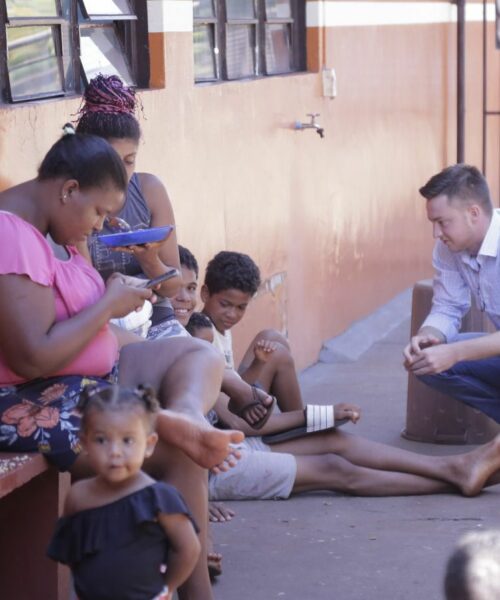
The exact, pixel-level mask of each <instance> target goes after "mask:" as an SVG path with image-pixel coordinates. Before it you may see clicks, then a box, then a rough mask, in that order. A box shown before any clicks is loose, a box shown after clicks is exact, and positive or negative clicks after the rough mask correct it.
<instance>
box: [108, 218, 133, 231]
mask: <svg viewBox="0 0 500 600" xmlns="http://www.w3.org/2000/svg"><path fill="white" fill-rule="evenodd" d="M106 225H107V227H108V228H109V229H111V230H112V231H113V232H114V233H126V232H128V231H132V227H131V226H130V225H129V224H128V223H127V221H125V220H124V219H120V217H106Z"/></svg>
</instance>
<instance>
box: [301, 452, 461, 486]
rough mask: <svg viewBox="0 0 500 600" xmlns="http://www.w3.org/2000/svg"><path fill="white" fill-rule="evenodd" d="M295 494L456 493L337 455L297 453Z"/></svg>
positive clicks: (435, 483)
mask: <svg viewBox="0 0 500 600" xmlns="http://www.w3.org/2000/svg"><path fill="white" fill-rule="evenodd" d="M296 458H297V476H296V478H295V484H294V486H293V493H298V492H306V491H312V490H332V491H335V492H344V493H346V494H352V495H354V496H411V495H417V494H440V493H446V492H456V491H457V490H456V488H454V487H453V486H451V485H449V484H447V483H444V482H443V481H437V480H435V479H428V478H425V477H420V476H419V475H409V474H408V473H397V472H394V471H377V470H375V469H366V468H365V467H358V466H357V465H353V464H352V463H350V462H349V461H347V460H345V459H344V458H342V457H340V456H336V455H335V454H322V455H318V456H297V457H296Z"/></svg>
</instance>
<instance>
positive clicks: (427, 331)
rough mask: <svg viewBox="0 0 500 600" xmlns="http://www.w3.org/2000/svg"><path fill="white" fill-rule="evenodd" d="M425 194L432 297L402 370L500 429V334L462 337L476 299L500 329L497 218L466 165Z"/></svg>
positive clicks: (436, 180) (481, 182)
mask: <svg viewBox="0 0 500 600" xmlns="http://www.w3.org/2000/svg"><path fill="white" fill-rule="evenodd" d="M420 193H421V195H422V196H423V197H424V198H426V200H427V216H428V218H429V221H431V223H432V227H433V235H434V237H435V238H436V245H435V247H434V253H433V264H434V268H435V276H434V282H433V288H434V296H433V300H432V308H431V312H430V313H429V315H428V316H427V318H426V319H425V321H424V323H423V325H422V327H421V328H420V330H419V331H418V332H417V334H416V335H415V336H413V337H412V339H411V341H410V343H409V344H408V345H407V346H406V348H405V349H404V356H405V366H406V368H407V369H408V370H409V371H412V372H413V373H415V375H417V376H418V377H419V378H420V379H421V381H423V382H424V383H426V384H427V385H429V386H431V387H433V388H435V389H438V390H439V391H441V392H443V393H445V394H448V395H449V396H452V397H453V398H455V399H457V400H460V401H462V402H465V403H467V404H469V405H471V406H473V407H474V408H477V409H478V410H481V411H483V412H484V413H486V414H487V415H488V416H490V417H491V418H493V419H495V421H497V422H499V423H500V333H494V334H491V335H481V334H472V335H471V334H459V333H458V331H459V328H460V323H461V320H462V317H463V316H464V315H465V314H466V313H467V311H468V310H469V308H470V303H471V294H472V295H473V296H474V298H475V300H476V303H477V306H478V307H479V308H480V309H481V310H482V311H484V312H485V313H486V314H487V315H488V317H489V318H490V320H491V321H492V323H493V324H494V325H495V327H496V329H500V251H499V247H500V211H498V210H493V205H492V202H491V198H490V193H489V189H488V184H487V182H486V180H485V178H484V177H483V175H482V174H481V173H480V172H479V171H478V169H476V168H475V167H471V166H468V165H464V164H458V165H453V166H451V167H447V168H446V169H444V170H443V171H441V172H440V173H438V174H437V175H434V177H432V178H431V179H430V180H429V181H428V182H427V183H426V184H425V185H424V186H423V187H422V188H421V189H420ZM471 338H472V339H471Z"/></svg>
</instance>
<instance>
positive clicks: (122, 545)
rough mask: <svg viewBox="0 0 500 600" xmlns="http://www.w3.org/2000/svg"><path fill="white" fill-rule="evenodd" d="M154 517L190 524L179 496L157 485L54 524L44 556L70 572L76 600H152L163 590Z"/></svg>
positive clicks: (162, 545) (162, 543)
mask: <svg viewBox="0 0 500 600" xmlns="http://www.w3.org/2000/svg"><path fill="white" fill-rule="evenodd" d="M159 513H167V514H179V513H181V514H184V515H186V516H188V517H189V518H190V519H191V521H193V519H192V517H191V515H190V513H189V511H188V509H187V506H186V504H185V502H184V500H183V499H182V497H181V495H180V494H179V492H178V491H177V490H176V489H175V488H174V487H172V486H170V485H167V484H165V483H161V482H157V483H154V484H152V485H150V486H148V487H145V488H143V489H141V490H139V491H137V492H134V493H133V494H130V495H128V496H125V497H123V498H120V499H119V500H116V501H115V502H112V503H111V504H106V505H104V506H100V507H97V508H91V509H88V510H83V511H81V512H78V513H75V514H73V515H70V516H68V517H63V518H61V519H59V521H58V522H57V527H56V531H55V533H54V535H53V537H52V540H51V542H50V545H49V548H48V551H47V553H48V555H49V556H50V558H52V559H54V560H57V561H58V562H61V563H64V564H67V565H69V566H70V567H71V570H72V573H73V577H74V583H75V589H76V593H77V595H78V598H79V600H151V598H154V597H155V596H156V595H157V594H159V593H160V592H161V591H162V590H163V588H164V586H165V575H164V573H163V572H162V570H164V569H162V566H163V565H165V564H166V556H167V552H168V540H167V538H166V536H165V532H164V530H163V528H162V527H161V525H160V524H159V523H158V522H157V520H156V519H157V515H158V514H159ZM193 525H194V526H195V528H196V525H195V524H194V521H193Z"/></svg>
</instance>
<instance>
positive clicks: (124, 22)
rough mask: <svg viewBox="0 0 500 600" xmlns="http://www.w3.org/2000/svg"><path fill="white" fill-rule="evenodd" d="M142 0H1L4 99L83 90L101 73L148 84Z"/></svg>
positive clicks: (0, 76)
mask: <svg viewBox="0 0 500 600" xmlns="http://www.w3.org/2000/svg"><path fill="white" fill-rule="evenodd" d="M146 9H147V7H146V3H145V2H141V0H0V21H1V23H0V46H1V59H0V80H1V84H2V99H3V100H4V101H10V102H22V101H28V100H37V99H43V98H50V97H56V96H64V95H67V94H73V93H80V92H81V91H82V89H83V87H84V86H85V84H86V83H87V82H88V81H89V80H90V79H92V77H94V76H95V75H97V74H98V73H103V74H105V75H111V74H115V75H118V76H120V77H121V78H122V79H123V80H124V81H125V82H126V83H127V84H129V85H139V86H140V87H147V85H148V80H149V68H148V63H149V56H148V52H147V22H146V18H147V14H146V12H147V10H146Z"/></svg>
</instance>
